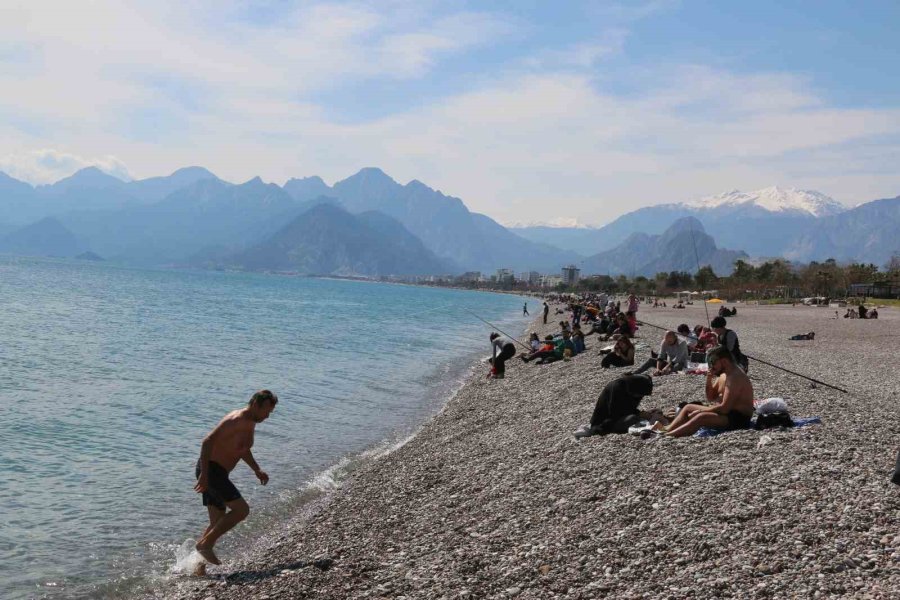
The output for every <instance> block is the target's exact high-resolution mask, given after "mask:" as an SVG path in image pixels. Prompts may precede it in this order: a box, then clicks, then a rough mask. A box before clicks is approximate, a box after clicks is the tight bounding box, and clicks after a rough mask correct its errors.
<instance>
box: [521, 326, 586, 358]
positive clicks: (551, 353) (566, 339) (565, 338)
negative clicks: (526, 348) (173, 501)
mask: <svg viewBox="0 0 900 600" xmlns="http://www.w3.org/2000/svg"><path fill="white" fill-rule="evenodd" d="M548 338H549V340H548ZM544 339H545V340H548V342H549V344H552V347H550V348H549V349H547V344H545V345H544V346H542V347H541V349H540V351H538V352H532V353H531V354H529V355H528V356H523V357H522V360H523V361H524V362H531V361H532V360H537V361H538V364H539V365H543V364H546V363H551V362H554V361H557V360H561V359H563V358H565V357H566V352H567V351H568V355H569V356H574V355H575V345H574V344H573V343H572V334H570V333H569V332H568V331H563V334H562V337H561V338H559V339H558V340H554V339H553V337H552V336H549V335H548V336H547V337H546V338H544Z"/></svg>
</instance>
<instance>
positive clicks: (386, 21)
mask: <svg viewBox="0 0 900 600" xmlns="http://www.w3.org/2000/svg"><path fill="white" fill-rule="evenodd" d="M670 4H671V3H668V2H646V3H643V4H640V5H632V4H631V3H629V4H627V5H626V4H615V3H602V6H600V3H598V4H597V6H598V8H597V10H602V11H604V13H605V14H606V15H610V16H611V18H610V19H608V22H609V23H610V28H609V29H607V30H600V31H599V33H598V34H597V35H595V36H593V37H592V38H591V39H586V40H577V39H573V40H572V42H571V45H569V46H568V47H563V48H549V49H548V48H540V47H536V48H534V49H533V52H532V55H531V56H530V57H529V58H523V57H521V56H517V57H514V58H510V60H509V63H505V64H501V65H499V66H498V65H496V64H493V65H491V67H490V69H487V68H485V69H484V70H481V69H480V68H479V67H478V65H477V62H476V61H472V63H471V64H472V65H474V66H473V67H472V69H473V70H472V73H471V76H470V77H468V78H467V80H466V85H468V86H469V87H468V88H465V89H454V90H452V91H446V90H445V91H443V94H444V95H443V97H441V98H439V99H437V100H434V99H431V98H429V100H428V101H427V103H426V102H424V101H422V100H420V99H419V98H417V97H416V96H415V95H413V96H412V97H410V98H409V99H408V101H407V102H406V105H405V106H403V107H400V108H397V109H396V110H395V111H394V112H393V113H391V114H389V115H388V116H385V117H379V118H373V119H370V120H368V121H364V122H354V123H352V124H347V123H345V122H341V121H340V120H339V119H337V118H336V117H334V116H332V115H333V112H332V111H330V110H328V109H329V107H328V106H327V105H326V104H325V103H324V102H323V101H322V100H321V98H322V95H323V94H325V93H331V94H337V93H339V92H338V90H341V89H342V87H341V86H344V85H346V84H355V85H356V84H360V83H365V82H367V81H376V82H378V83H380V84H382V85H393V84H397V85H401V84H407V83H409V82H410V81H415V80H416V79H417V78H421V77H424V76H426V75H429V74H435V73H437V74H440V67H441V65H442V61H444V60H445V59H447V58H448V57H454V56H458V55H460V54H461V53H465V52H468V51H472V50H473V49H478V48H480V47H482V46H487V45H491V44H502V43H503V42H504V41H505V40H508V39H510V38H516V36H527V30H528V27H522V26H521V24H520V23H518V22H517V21H516V20H515V19H511V18H509V17H508V16H506V15H498V14H493V13H486V12H471V11H456V12H454V11H453V10H450V9H448V8H447V6H448V5H446V4H441V3H435V2H426V1H424V0H423V2H412V1H403V0H391V1H386V2H379V3H374V2H371V3H364V2H351V3H344V2H335V3H297V4H290V3H279V2H269V3H265V4H263V5H262V8H260V5H257V4H249V3H245V2H240V1H238V0H235V1H233V2H231V3H226V4H223V3H221V2H215V1H213V0H190V1H189V2H187V3H176V2H174V0H160V1H159V2H153V3H150V2H136V3H129V5H128V6H125V5H123V4H122V3H119V2H113V1H112V0H96V1H95V2H92V3H91V4H89V5H85V4H76V3H58V2H42V1H40V0H34V1H33V2H29V3H27V4H21V5H19V8H12V9H9V10H7V9H4V18H3V19H2V20H0V39H3V40H4V44H5V45H4V47H6V48H15V49H16V51H15V52H12V51H9V52H6V53H3V52H0V61H4V60H5V61H7V62H4V63H0V64H2V65H3V67H4V68H0V86H2V88H3V89H4V90H15V93H8V94H3V95H2V97H0V156H2V155H4V154H9V155H10V157H8V158H7V159H4V161H3V162H0V169H3V170H7V171H10V174H11V175H13V176H18V177H20V178H24V179H29V180H31V181H37V182H42V181H50V180H53V179H54V178H58V177H60V176H65V175H69V174H70V173H71V172H72V171H74V170H76V169H77V168H80V167H82V166H87V165H89V164H96V165H98V166H100V167H101V168H104V169H106V170H108V171H111V172H113V173H114V174H115V173H121V174H127V172H128V170H127V169H125V168H124V165H122V164H121V163H122V161H120V160H118V159H114V158H111V157H110V156H108V155H113V156H116V157H120V158H121V159H122V160H124V161H125V162H127V163H128V164H129V165H130V166H132V168H133V169H134V171H135V174H136V175H139V176H150V175H157V174H163V173H169V172H172V171H173V170H175V169H176V168H178V167H181V166H184V165H188V164H203V165H205V166H207V167H209V168H211V169H212V170H213V171H214V172H216V173H218V174H219V175H221V176H222V177H224V178H226V179H229V180H233V181H242V180H246V179H249V178H250V177H252V176H254V175H257V174H258V175H261V176H262V177H263V178H264V179H266V180H270V181H284V180H285V179H287V178H289V177H294V176H303V175H309V174H319V175H322V176H323V177H325V178H326V179H329V180H331V181H333V180H335V179H337V178H341V177H345V176H347V175H348V174H350V173H352V172H353V171H355V170H356V169H358V168H360V167H363V166H372V165H376V166H381V167H382V168H384V169H385V170H386V171H388V172H389V173H390V174H392V175H394V176H395V177H397V178H399V179H402V180H408V179H413V178H417V179H420V180H423V181H425V182H426V183H428V184H431V185H433V186H436V187H439V188H441V189H442V190H443V191H445V192H446V193H449V194H453V195H457V196H460V197H462V198H463V199H464V200H465V201H466V203H467V204H468V205H469V206H470V207H472V208H473V209H474V210H478V211H480V212H485V213H487V214H490V215H491V216H494V217H496V218H499V219H502V220H506V221H532V220H540V221H547V220H550V219H552V218H553V217H555V216H558V215H559V214H566V215H571V216H572V217H575V218H577V219H578V220H579V221H581V222H586V223H598V222H603V221H607V220H609V219H610V218H612V217H614V216H615V215H617V214H619V213H622V212H625V211H626V210H630V209H633V208H636V207H638V206H642V205H646V204H650V203H656V202H662V201H675V200H683V199H688V198H691V197H695V196H699V195H705V194H709V193H715V192H719V191H722V190H725V189H733V188H741V189H758V188H762V187H766V186H768V185H771V184H773V183H775V182H779V183H781V184H782V185H795V186H797V187H803V188H812V189H816V188H819V189H821V190H822V191H823V192H826V193H828V194H829V195H832V196H834V197H836V198H839V199H843V200H846V201H859V200H865V199H867V198H871V197H875V196H888V195H890V196H893V195H896V193H897V192H898V191H900V174H895V173H896V170H895V169H887V168H885V169H882V171H881V172H879V173H874V174H873V173H869V172H864V169H863V166H862V165H860V164H859V163H860V161H859V159H858V155H859V152H860V148H861V147H862V148H865V152H866V155H867V156H873V157H879V158H878V160H879V164H883V165H891V164H897V162H900V155H898V151H900V150H898V148H900V141H898V137H900V111H898V110H897V109H890V108H883V109H874V108H838V107H834V106H831V105H830V104H829V103H828V102H827V100H826V99H825V97H824V96H823V95H822V94H821V93H820V92H819V91H817V90H816V89H815V88H814V85H813V82H811V81H809V80H808V79H806V78H804V77H799V76H796V75H793V74H790V73H750V74H746V73H740V74H739V73H734V72H729V71H727V70H723V69H713V68H710V67H708V66H705V65H696V64H695V65H666V66H659V67H654V68H643V69H641V68H635V69H629V70H628V73H627V74H625V75H622V73H621V70H620V71H619V72H618V73H615V74H612V75H610V73H608V72H607V70H605V69H604V68H603V67H604V64H605V62H604V61H608V60H612V59H615V58H616V57H621V56H622V55H623V54H625V53H626V52H627V47H626V42H627V36H628V30H627V29H626V28H624V27H622V25H623V24H626V25H627V23H628V22H630V21H631V20H634V19H639V18H643V17H645V16H646V15H647V14H652V13H654V12H657V11H660V10H665V9H666V8H667V7H668V6H669V5H670ZM254 11H258V12H260V13H261V14H255V13H254ZM248 13H254V17H253V18H249V20H248ZM536 25H537V26H540V24H536ZM617 26H618V27H620V28H616V27H617ZM523 31H524V33H523ZM519 41H521V39H519ZM23 49H24V50H23ZM10 61H15V64H16V65H17V66H16V68H14V69H12V68H10V69H7V68H6V66H7V64H12V63H11V62H10ZM623 76H624V77H628V78H630V79H629V80H628V81H627V82H626V83H627V84H628V85H625V86H621V87H620V88H618V89H616V88H612V87H609V85H608V82H609V81H610V80H611V78H613V77H623ZM621 89H627V90H632V91H630V92H623V91H621ZM634 90H639V91H634ZM352 93H354V94H358V95H360V97H361V102H365V101H366V99H365V97H364V96H365V88H364V86H357V87H354V91H353V92H352ZM22 148H65V149H71V150H73V151H77V152H78V154H80V155H81V156H74V155H68V156H71V157H72V158H71V159H70V162H69V163H67V164H68V165H69V168H68V170H66V172H63V169H62V168H58V169H57V170H56V171H54V170H52V169H50V168H49V167H47V166H45V165H42V164H41V163H40V161H39V160H38V159H37V158H35V156H33V154H37V153H39V152H47V151H36V152H35V153H28V152H22V151H21V149H22ZM84 157H100V158H84ZM817 165H821V168H816V166H817ZM847 165H853V166H854V168H853V169H849V170H848V168H847ZM13 169H16V171H13ZM17 173H18V175H17Z"/></svg>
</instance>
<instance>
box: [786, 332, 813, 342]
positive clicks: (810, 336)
mask: <svg viewBox="0 0 900 600" xmlns="http://www.w3.org/2000/svg"><path fill="white" fill-rule="evenodd" d="M788 339H789V340H792V341H795V342H796V341H799V340H814V339H816V332H815V331H810V332H809V333H798V334H797V335H792V336H791V337H789V338H788Z"/></svg>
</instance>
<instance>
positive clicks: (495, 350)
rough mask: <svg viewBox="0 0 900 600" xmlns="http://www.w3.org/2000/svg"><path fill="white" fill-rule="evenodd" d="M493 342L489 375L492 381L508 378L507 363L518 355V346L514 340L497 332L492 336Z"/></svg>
mask: <svg viewBox="0 0 900 600" xmlns="http://www.w3.org/2000/svg"><path fill="white" fill-rule="evenodd" d="M490 340H491V367H492V368H491V372H490V373H489V374H488V377H489V378H492V379H503V378H504V377H506V361H508V360H509V359H511V358H512V357H513V356H515V355H516V345H515V344H514V343H513V342H512V340H510V339H508V338H505V337H503V336H502V335H500V334H499V333H497V332H493V333H491V335H490Z"/></svg>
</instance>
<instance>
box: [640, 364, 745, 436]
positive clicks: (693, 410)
mask: <svg viewBox="0 0 900 600" xmlns="http://www.w3.org/2000/svg"><path fill="white" fill-rule="evenodd" d="M708 362H709V372H708V373H707V375H706V399H707V400H708V401H710V402H714V404H712V405H710V406H704V405H701V404H688V405H686V406H685V407H684V408H682V409H681V411H679V413H678V414H677V415H676V416H675V419H674V420H673V421H672V423H671V424H669V425H667V426H666V425H656V426H654V430H656V431H660V432H662V433H666V434H668V435H671V436H673V437H683V436H687V435H692V434H694V433H695V432H696V431H697V430H698V429H700V428H701V427H710V428H713V429H725V430H732V429H746V428H748V427H749V426H750V419H751V417H752V416H753V384H752V383H750V378H749V377H747V374H746V373H744V371H743V370H741V369H740V368H739V367H738V365H737V364H736V363H735V360H734V357H733V356H732V355H731V353H730V352H729V351H728V350H727V349H726V348H724V347H722V346H719V347H717V348H713V349H712V350H710V352H709V355H708Z"/></svg>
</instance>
